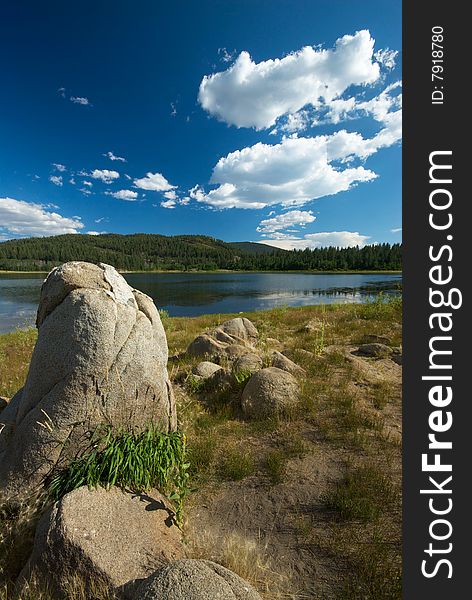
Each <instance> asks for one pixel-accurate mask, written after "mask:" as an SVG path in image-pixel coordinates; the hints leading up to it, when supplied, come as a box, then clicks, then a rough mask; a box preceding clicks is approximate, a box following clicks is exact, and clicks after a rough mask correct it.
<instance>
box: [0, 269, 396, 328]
mask: <svg viewBox="0 0 472 600" xmlns="http://www.w3.org/2000/svg"><path fill="white" fill-rule="evenodd" d="M125 278H126V279H127V281H128V282H129V283H130V285H132V286H133V287H135V288H137V289H140V290H142V291H143V292H144V293H145V294H148V295H149V296H151V297H152V298H153V299H154V301H155V302H156V304H157V305H158V306H159V308H163V309H165V310H167V311H168V312H169V314H170V315H172V316H195V315H199V314H205V313H228V312H240V311H250V310H262V309H267V308H272V307H275V306H282V305H286V306H303V305H309V304H322V303H324V304H330V303H334V302H336V303H339V302H348V303H352V302H365V301H367V300H368V299H371V298H373V297H375V296H376V295H377V294H379V293H384V294H392V295H396V294H398V293H400V291H401V282H402V278H401V275H380V274H379V275H375V274H374V275H371V274H370V275H368V274H332V275H324V274H313V273H130V274H126V275H125ZM43 279H44V275H42V274H41V275H29V274H28V275H21V274H0V332H5V331H11V330H13V329H15V328H16V327H18V326H27V325H31V324H33V323H34V319H35V313H36V307H37V303H38V299H39V291H40V287H41V283H42V281H43Z"/></svg>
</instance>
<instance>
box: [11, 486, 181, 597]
mask: <svg viewBox="0 0 472 600" xmlns="http://www.w3.org/2000/svg"><path fill="white" fill-rule="evenodd" d="M173 514H174V513H173V511H172V509H171V508H170V507H169V505H168V503H167V501H166V500H165V499H164V497H163V496H161V494H159V492H157V491H155V490H153V491H151V492H149V493H148V494H132V493H129V492H122V491H121V490H120V489H118V488H111V489H110V490H106V489H104V488H102V487H98V488H97V489H94V490H89V489H88V488H87V486H84V487H81V488H78V489H76V490H74V491H73V492H70V493H69V494H67V495H66V496H64V498H62V499H61V500H60V501H59V502H56V503H55V504H54V506H53V507H52V508H51V509H50V510H49V511H47V512H46V513H45V514H44V515H43V517H42V518H41V520H40V521H39V524H38V527H37V530H36V536H35V540H34V547H33V552H32V555H31V557H30V559H29V561H28V564H27V565H26V567H25V568H24V569H23V572H22V574H21V575H20V578H19V579H20V582H21V581H27V579H28V575H29V574H30V573H31V572H32V570H33V569H34V570H35V572H38V573H41V574H48V575H45V576H46V577H48V578H51V581H49V582H48V583H49V584H50V585H52V586H53V587H54V588H57V589H58V590H61V589H62V588H63V587H64V583H65V579H66V577H67V576H68V574H70V573H71V572H72V573H77V574H78V575H80V576H82V577H83V578H84V579H85V581H93V580H94V579H97V580H100V581H104V582H106V583H107V584H109V585H110V586H111V587H112V588H114V589H116V590H118V589H120V588H122V589H123V588H124V587H126V585H132V584H133V582H134V580H136V579H143V578H145V577H148V576H149V575H150V574H151V573H153V572H154V571H155V570H156V569H157V568H159V567H161V566H162V565H163V564H165V563H166V562H168V561H170V560H175V559H179V558H182V557H183V556H184V548H183V545H182V536H181V532H180V530H179V529H178V527H177V526H176V525H175V524H174V521H173Z"/></svg>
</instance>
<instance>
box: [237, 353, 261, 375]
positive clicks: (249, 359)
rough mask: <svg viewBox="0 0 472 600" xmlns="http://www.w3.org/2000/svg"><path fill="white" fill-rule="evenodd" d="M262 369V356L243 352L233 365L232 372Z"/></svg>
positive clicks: (250, 371) (254, 371)
mask: <svg viewBox="0 0 472 600" xmlns="http://www.w3.org/2000/svg"><path fill="white" fill-rule="evenodd" d="M261 369H262V358H261V357H260V356H258V355H257V354H254V353H253V352H249V353H247V354H243V355H242V356H240V357H239V358H238V359H237V360H236V362H235V363H234V365H233V372H234V373H241V372H243V371H244V372H248V373H256V371H260V370H261Z"/></svg>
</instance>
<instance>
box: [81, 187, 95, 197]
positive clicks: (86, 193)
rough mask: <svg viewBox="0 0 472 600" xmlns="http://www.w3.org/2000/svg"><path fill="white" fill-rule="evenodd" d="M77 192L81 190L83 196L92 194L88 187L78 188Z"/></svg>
mask: <svg viewBox="0 0 472 600" xmlns="http://www.w3.org/2000/svg"><path fill="white" fill-rule="evenodd" d="M79 192H82V194H83V195H84V196H91V195H92V194H93V192H91V191H90V190H89V189H88V188H80V189H79Z"/></svg>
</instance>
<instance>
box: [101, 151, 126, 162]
mask: <svg viewBox="0 0 472 600" xmlns="http://www.w3.org/2000/svg"><path fill="white" fill-rule="evenodd" d="M103 156H105V157H106V158H109V159H110V160H118V161H120V162H126V158H123V157H122V156H116V154H113V152H111V151H110V152H105V154H103Z"/></svg>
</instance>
